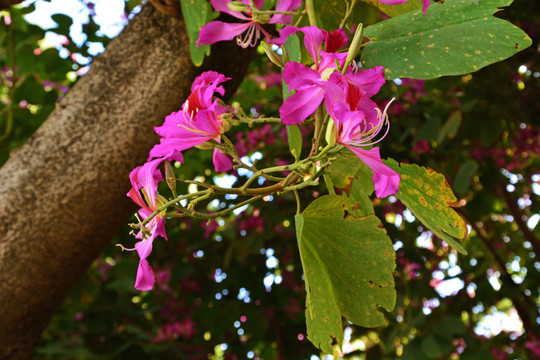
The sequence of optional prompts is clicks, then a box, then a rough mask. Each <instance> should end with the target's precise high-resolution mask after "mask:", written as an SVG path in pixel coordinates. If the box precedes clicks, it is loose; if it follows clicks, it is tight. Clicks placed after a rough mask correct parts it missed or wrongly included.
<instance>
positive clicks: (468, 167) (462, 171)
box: [454, 159, 478, 194]
mask: <svg viewBox="0 0 540 360" xmlns="http://www.w3.org/2000/svg"><path fill="white" fill-rule="evenodd" d="M477 170H478V163H477V162H476V161H475V160H473V159H469V160H467V161H465V162H464V163H463V165H461V167H460V168H459V171H458V173H457V175H456V179H455V180H454V189H455V190H456V192H458V193H460V194H463V193H466V192H467V190H469V184H470V183H471V178H472V177H473V175H474V174H476V171H477Z"/></svg>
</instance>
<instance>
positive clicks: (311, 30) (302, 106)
mask: <svg viewBox="0 0 540 360" xmlns="http://www.w3.org/2000/svg"><path fill="white" fill-rule="evenodd" d="M297 31H301V32H303V33H304V45H305V46H306V49H307V51H308V53H309V54H310V56H311V57H312V58H313V61H314V63H315V64H314V66H313V68H308V67H306V66H304V65H303V64H300V63H297V62H288V63H287V64H286V65H285V69H284V70H283V80H284V81H285V83H286V84H287V85H289V89H290V90H296V92H295V93H294V94H292V95H291V96H290V97H289V98H287V100H285V102H284V103H283V105H282V106H281V107H280V108H279V113H280V115H281V120H282V121H283V123H284V124H285V125H296V124H299V123H301V122H302V121H304V120H305V119H306V118H307V117H308V116H310V115H311V114H313V113H314V112H315V110H316V109H317V107H319V105H320V104H321V102H322V101H323V99H324V90H323V87H322V86H321V84H322V83H323V82H325V81H326V79H325V78H328V76H329V75H330V74H331V73H332V72H333V71H334V70H335V69H337V65H336V61H337V62H338V63H339V64H340V66H343V65H344V63H345V59H346V58H347V53H338V52H337V51H338V50H339V49H340V48H342V47H343V46H344V45H345V44H347V36H346V35H345V32H344V31H343V30H341V29H339V30H336V31H333V32H332V33H330V34H328V32H326V31H325V30H321V29H319V28H317V27H315V26H306V27H303V28H297V27H295V26H289V27H286V28H284V29H282V30H281V31H280V32H279V33H280V37H279V38H278V39H276V40H275V41H274V42H275V43H276V44H278V45H281V44H283V43H285V40H286V39H287V37H288V36H289V35H291V34H294V33H296V32H297ZM323 43H324V44H325V50H320V47H321V46H322V45H323Z"/></svg>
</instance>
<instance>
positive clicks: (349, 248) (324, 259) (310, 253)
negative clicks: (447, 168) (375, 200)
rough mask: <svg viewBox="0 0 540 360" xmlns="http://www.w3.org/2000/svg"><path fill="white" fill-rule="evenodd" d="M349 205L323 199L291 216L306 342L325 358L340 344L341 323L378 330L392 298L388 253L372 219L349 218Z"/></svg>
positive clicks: (388, 243) (391, 260)
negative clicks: (302, 289)
mask: <svg viewBox="0 0 540 360" xmlns="http://www.w3.org/2000/svg"><path fill="white" fill-rule="evenodd" d="M355 206H356V204H355V202H354V201H353V200H351V199H348V198H347V197H345V196H340V195H326V196H323V197H320V198H318V199H316V200H315V201H313V202H312V203H311V204H310V205H309V206H308V207H307V208H306V209H305V210H304V212H303V213H302V215H297V216H296V217H295V220H296V231H297V239H298V246H299V248H300V258H301V260H302V267H303V270H304V276H305V281H306V292H307V297H306V322H307V335H308V339H309V340H310V341H311V342H312V343H313V344H315V346H317V347H319V348H320V349H321V350H322V351H324V352H326V353H329V354H331V353H332V342H333V339H335V340H336V342H337V344H339V345H340V346H341V343H342V342H343V326H342V325H343V324H342V320H341V317H342V316H345V317H346V318H347V319H348V320H349V321H351V322H353V323H355V324H357V325H360V326H365V327H374V326H380V325H383V324H384V321H385V319H384V315H383V313H382V312H381V311H380V308H383V309H386V310H387V311H391V310H392V309H393V307H394V305H395V301H396V293H395V290H394V279H393V277H392V272H393V270H394V268H395V261H394V257H395V254H394V248H393V247H392V242H391V241H390V239H389V238H388V236H387V235H386V231H385V230H384V229H383V228H382V225H381V222H380V220H379V219H378V218H377V217H375V216H374V215H370V216H366V217H359V218H358V217H354V216H352V215H351V213H350V210H351V209H352V208H354V207H355Z"/></svg>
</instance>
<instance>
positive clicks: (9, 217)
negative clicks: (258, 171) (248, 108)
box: [0, 6, 253, 359]
mask: <svg viewBox="0 0 540 360" xmlns="http://www.w3.org/2000/svg"><path fill="white" fill-rule="evenodd" d="M251 54H253V51H251V52H249V51H248V52H246V51H245V50H243V49H241V48H239V47H238V46H236V44H234V43H233V42H229V43H225V44H223V45H220V46H216V47H213V48H212V55H211V56H210V57H209V58H208V59H207V61H206V62H205V64H204V65H203V67H202V68H195V67H194V66H193V65H192V63H191V61H190V56H189V44H188V38H187V33H186V30H185V27H184V23H183V21H182V20H181V19H178V18H172V17H167V16H165V15H163V14H162V13H160V12H159V11H157V10H155V9H154V8H153V7H152V6H145V7H144V8H143V10H142V12H141V13H140V14H139V15H137V16H136V17H135V18H134V19H133V20H132V21H131V22H130V24H129V25H128V26H127V27H126V29H125V30H124V31H123V32H122V33H121V34H120V35H119V36H118V37H117V38H116V39H114V40H113V41H112V42H111V43H110V45H109V46H108V47H107V50H106V52H105V53H104V54H102V55H100V56H98V57H97V58H96V59H95V60H94V62H93V63H92V66H91V69H90V71H89V72H88V74H86V75H85V76H84V77H82V78H81V79H80V80H79V81H78V82H77V84H76V85H75V86H74V87H73V89H72V90H71V91H70V92H69V93H68V94H67V96H66V97H65V98H64V99H62V100H61V101H60V103H59V104H57V107H56V109H55V110H54V111H53V112H52V114H51V115H50V116H49V118H48V120H47V121H46V122H45V123H44V124H43V125H42V126H41V127H40V128H39V129H38V130H37V131H36V133H35V134H34V135H33V136H32V137H31V138H30V139H29V140H28V142H27V144H26V145H24V146H23V147H22V148H21V149H18V150H16V151H14V152H13V153H12V154H11V157H10V159H9V160H8V162H7V163H6V164H5V165H4V166H3V167H2V168H1V169H0V219H1V221H0V304H1V310H0V358H2V359H27V358H29V357H30V356H31V354H32V351H33V347H34V346H35V344H36V342H37V341H38V340H39V337H40V334H41V332H42V331H43V329H44V328H45V326H46V325H47V323H48V322H49V320H50V318H51V316H52V315H53V314H54V312H55V311H56V310H57V308H58V306H59V305H60V303H61V301H62V299H63V298H64V297H65V296H66V295H67V293H68V292H69V291H70V289H71V288H72V286H73V284H74V283H75V282H76V281H77V279H78V278H79V277H80V276H81V275H82V274H83V273H84V271H85V270H86V269H87V268H88V266H89V265H90V264H91V263H92V261H93V260H94V259H95V258H96V257H97V256H98V255H99V254H100V252H101V251H102V250H103V249H104V248H105V246H106V245H107V244H108V243H109V241H110V239H111V238H112V236H113V235H114V234H115V233H116V232H117V231H118V229H119V228H120V227H121V226H122V225H124V224H125V223H126V222H127V221H128V218H129V216H130V214H131V213H132V212H134V211H135V210H136V208H135V205H134V204H133V203H132V202H131V200H130V199H128V198H127V197H126V193H127V191H128V190H129V188H130V183H129V178H128V174H129V172H130V171H131V170H132V169H133V168H134V167H136V166H138V165H142V164H143V163H144V162H145V160H146V158H147V156H148V151H149V150H150V148H151V147H152V146H153V144H155V143H156V142H157V140H158V138H157V135H155V134H154V131H153V127H154V126H158V125H160V124H161V123H162V122H163V120H164V118H165V116H166V115H168V114H169V113H171V112H172V111H177V110H178V109H179V108H180V105H181V103H182V102H183V101H184V100H185V98H186V97H187V95H189V92H190V86H191V83H192V81H193V79H194V78H195V76H197V75H198V74H199V73H200V72H202V71H203V70H204V69H214V70H216V71H219V72H221V73H223V74H225V75H227V76H229V77H232V78H233V80H231V81H229V82H228V84H227V85H228V86H229V88H228V89H227V91H228V93H229V95H230V94H232V92H233V91H234V88H235V87H236V86H237V85H238V84H239V82H240V80H241V79H242V77H243V74H244V72H245V69H246V68H247V64H248V63H249V61H250V58H251V56H250V55H251ZM223 59H226V61H225V60H223ZM134 273H135V269H134Z"/></svg>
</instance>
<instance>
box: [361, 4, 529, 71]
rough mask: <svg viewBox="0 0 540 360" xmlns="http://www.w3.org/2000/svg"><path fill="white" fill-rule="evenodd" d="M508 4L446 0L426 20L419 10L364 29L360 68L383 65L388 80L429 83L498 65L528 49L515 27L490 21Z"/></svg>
mask: <svg viewBox="0 0 540 360" xmlns="http://www.w3.org/2000/svg"><path fill="white" fill-rule="evenodd" d="M511 2H512V0H446V1H444V3H443V4H441V3H437V4H432V5H431V6H430V7H429V9H428V11H427V16H424V14H423V12H422V10H418V11H414V12H410V13H407V14H404V15H401V16H398V17H395V18H392V19H388V20H386V21H382V22H380V23H378V24H375V25H372V26H368V27H366V29H365V32H364V35H366V36H367V37H369V39H370V42H369V43H368V44H367V45H366V47H365V49H364V51H363V52H362V63H363V64H364V66H365V67H367V68H370V67H374V66H376V65H383V66H384V67H385V69H384V71H385V73H386V76H387V78H390V79H393V78H397V77H409V78H415V79H432V78H436V77H439V76H443V75H459V74H466V73H469V72H472V71H476V70H479V69H481V68H483V67H484V66H487V65H489V64H492V63H494V62H498V61H502V60H504V59H506V58H508V57H510V56H512V55H514V54H515V53H517V52H519V51H521V50H523V49H525V48H527V47H529V46H530V45H531V43H532V41H531V39H530V38H529V37H528V36H527V34H525V33H524V32H523V31H522V30H521V29H519V28H518V27H516V26H514V25H512V24H511V23H509V22H507V21H505V20H502V19H498V18H495V17H493V16H491V15H492V14H493V13H495V12H497V11H498V10H499V7H503V6H507V5H509V4H510V3H511ZM388 54H392V56H388Z"/></svg>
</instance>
